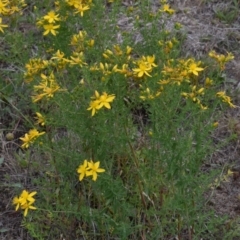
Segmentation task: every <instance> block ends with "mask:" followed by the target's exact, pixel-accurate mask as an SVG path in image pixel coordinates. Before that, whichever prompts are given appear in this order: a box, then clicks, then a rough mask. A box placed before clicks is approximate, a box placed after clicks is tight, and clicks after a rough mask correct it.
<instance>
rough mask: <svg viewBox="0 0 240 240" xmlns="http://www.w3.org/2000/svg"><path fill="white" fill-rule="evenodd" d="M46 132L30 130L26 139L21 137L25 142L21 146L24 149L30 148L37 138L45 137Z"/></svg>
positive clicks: (25, 136)
mask: <svg viewBox="0 0 240 240" xmlns="http://www.w3.org/2000/svg"><path fill="white" fill-rule="evenodd" d="M44 133H45V132H38V130H36V129H31V130H29V132H28V133H26V134H25V135H24V137H21V138H20V140H22V141H23V144H22V145H21V147H22V148H28V147H29V145H30V144H32V143H33V142H34V141H35V140H36V138H38V137H39V136H41V135H43V134H44Z"/></svg>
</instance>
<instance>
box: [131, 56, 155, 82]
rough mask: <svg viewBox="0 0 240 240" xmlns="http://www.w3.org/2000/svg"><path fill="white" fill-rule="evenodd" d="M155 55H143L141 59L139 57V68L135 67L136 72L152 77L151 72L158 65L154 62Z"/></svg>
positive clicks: (139, 74) (139, 76) (138, 74)
mask: <svg viewBox="0 0 240 240" xmlns="http://www.w3.org/2000/svg"><path fill="white" fill-rule="evenodd" d="M154 61H155V56H154V55H153V56H147V57H145V56H142V58H141V59H139V60H138V61H137V62H136V64H137V68H133V72H134V74H135V75H136V76H137V77H138V78H141V77H144V76H148V77H151V75H150V73H151V72H152V70H153V68H154V67H157V65H156V64H155V63H154Z"/></svg>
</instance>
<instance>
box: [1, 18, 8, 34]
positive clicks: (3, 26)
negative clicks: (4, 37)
mask: <svg viewBox="0 0 240 240" xmlns="http://www.w3.org/2000/svg"><path fill="white" fill-rule="evenodd" d="M6 27H8V25H5V24H2V18H0V31H1V32H2V33H4V31H3V29H2V28H6Z"/></svg>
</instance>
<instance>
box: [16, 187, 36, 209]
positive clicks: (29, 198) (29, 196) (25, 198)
mask: <svg viewBox="0 0 240 240" xmlns="http://www.w3.org/2000/svg"><path fill="white" fill-rule="evenodd" d="M36 194H37V192H31V193H29V192H28V191H26V190H23V191H22V193H21V195H20V201H21V205H24V204H26V203H28V202H30V203H34V202H35V199H34V198H33V196H34V195H36Z"/></svg>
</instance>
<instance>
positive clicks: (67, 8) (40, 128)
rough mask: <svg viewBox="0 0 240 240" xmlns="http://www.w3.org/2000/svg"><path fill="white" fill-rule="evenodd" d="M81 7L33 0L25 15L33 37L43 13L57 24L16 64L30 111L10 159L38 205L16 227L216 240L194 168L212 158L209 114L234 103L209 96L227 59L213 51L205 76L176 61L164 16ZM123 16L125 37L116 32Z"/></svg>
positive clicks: (202, 181) (46, 233)
mask: <svg viewBox="0 0 240 240" xmlns="http://www.w3.org/2000/svg"><path fill="white" fill-rule="evenodd" d="M69 2H71V1H69ZM83 2H84V6H89V8H90V9H89V10H86V11H84V12H83V16H82V17H81V16H80V15H79V14H73V12H74V11H75V10H76V9H73V6H71V4H70V5H69V4H67V1H59V4H57V5H56V6H54V4H47V2H46V5H44V4H43V5H41V4H39V3H38V6H37V10H36V12H35V14H37V15H38V16H37V19H38V20H37V21H38V23H39V24H38V25H39V29H38V31H40V32H41V31H42V32H43V33H44V34H45V33H46V32H45V30H46V29H45V24H42V23H41V20H42V21H44V18H43V16H47V14H48V12H49V11H51V10H54V11H56V12H57V14H59V16H60V17H61V20H59V22H57V23H56V24H57V25H58V24H59V25H60V27H59V28H57V29H56V32H54V34H56V36H54V34H53V35H51V33H46V34H45V36H44V37H42V36H39V33H38V35H37V36H35V37H34V36H32V38H31V39H30V40H29V41H30V42H31V41H34V40H36V43H35V44H36V45H37V46H38V43H39V46H41V48H40V49H39V51H37V52H36V54H35V55H34V56H33V57H32V58H31V59H28V60H26V59H25V58H24V59H25V60H26V61H25V62H24V63H25V71H24V80H25V82H24V83H25V84H26V85H27V89H28V90H27V92H28V94H27V97H26V98H27V100H25V101H27V102H28V103H29V106H28V107H29V113H28V114H24V115H26V116H25V118H24V119H23V120H24V123H23V124H25V125H26V126H27V127H28V129H27V130H26V132H27V133H26V134H25V135H24V136H22V137H21V138H20V140H21V143H22V145H21V146H22V148H23V151H26V159H22V157H20V158H19V159H18V160H19V161H18V162H19V165H20V167H22V168H27V169H28V170H29V174H31V186H32V187H31V188H32V189H34V191H37V195H35V198H36V201H34V202H32V203H30V204H33V203H34V206H35V207H37V209H36V210H35V211H31V210H30V212H29V213H28V216H27V217H26V218H25V219H24V220H23V225H24V226H25V227H26V229H28V231H29V233H30V234H31V236H32V237H34V238H35V239H46V238H48V239H57V238H59V236H62V237H63V238H66V239H80V238H82V237H83V238H85V239H117V238H119V239H169V238H172V237H174V236H178V238H179V239H188V238H189V239H200V238H203V239H214V238H216V236H218V234H219V232H220V231H221V230H220V228H223V227H222V224H223V223H224V221H225V219H224V218H218V219H216V217H215V216H214V212H212V211H209V209H208V206H206V199H205V198H204V193H206V191H209V186H210V184H211V183H212V180H213V179H212V175H211V174H206V173H204V172H202V171H201V167H202V164H203V163H205V162H206V161H207V158H208V156H209V155H210V154H211V152H212V151H213V145H212V139H211V137H210V136H211V133H212V132H213V131H214V126H213V123H214V121H215V117H216V114H217V113H216V112H217V111H216V109H217V108H218V107H219V105H220V104H222V102H225V103H227V104H229V105H230V106H231V107H235V106H234V105H233V104H232V103H231V99H230V97H228V96H226V95H225V93H224V92H217V91H218V90H217V89H218V88H219V85H220V84H219V82H220V80H219V76H221V73H222V71H223V68H224V64H225V63H226V62H227V61H229V60H231V57H232V56H230V55H229V56H228V57H229V59H227V58H224V59H223V58H221V57H220V56H219V55H214V59H215V60H216V65H214V67H213V69H212V71H211V72H209V73H207V72H206V71H205V68H207V66H205V65H203V63H202V62H201V61H197V60H195V59H194V58H188V59H186V58H184V57H182V56H180V55H179V54H180V49H181V41H182V39H177V33H178V30H176V29H172V30H171V31H167V30H166V28H165V23H166V20H167V19H168V18H169V17H170V15H171V14H172V12H171V10H169V9H168V10H164V8H163V7H164V6H163V5H161V9H160V11H158V12H156V13H152V12H151V11H150V10H151V6H150V3H149V1H139V2H137V3H136V7H135V8H131V9H130V8H126V7H125V6H123V5H122V4H121V1H113V3H107V4H103V3H102V1H100V0H99V1H97V0H96V1H93V3H92V4H90V2H91V1H83ZM43 6H46V9H45V8H43ZM129 12H132V14H129ZM128 14H129V15H130V16H131V17H129V18H128V20H127V21H126V24H130V26H131V27H130V29H128V28H127V27H126V26H118V25H117V23H118V20H119V18H120V17H121V16H124V17H125V18H126V17H127V16H128ZM135 16H136V18H135ZM123 19H124V18H123ZM39 21H40V22H39ZM119 25H120V24H119ZM159 25H161V27H159ZM54 31H55V30H54ZM85 32H86V33H85ZM6 34H7V33H6ZM74 35H75V37H76V38H78V40H79V39H80V40H79V41H75V40H74ZM15 36H16V37H17V35H15ZM117 36H119V39H116V37H117ZM22 37H23V36H22V35H20V36H18V38H19V39H20V40H21V42H24V41H26V40H25V39H23V38H22ZM137 38H139V39H140V40H139V39H137ZM93 40H94V44H93ZM11 41H14V43H15V40H14V39H12V40H11ZM29 41H28V42H27V43H26V44H31V43H30V42H29ZM15 44H16V45H15ZM15 44H13V45H11V46H12V47H13V48H14V49H13V51H11V52H12V53H15V56H14V58H18V54H19V52H18V51H19V45H18V44H19V43H15ZM57 51H60V52H59V54H58V53H57ZM63 53H64V56H63V55H62V54H63ZM60 55H62V56H61V57H60ZM26 56H27V55H26ZM214 76H215V77H214ZM207 77H210V78H211V79H208V80H207ZM3 90H4V91H5V92H8V90H7V88H6V89H3ZM11 91H12V90H10V92H11ZM216 94H218V95H216ZM225 103H224V104H225ZM91 104H96V105H94V106H96V107H92V108H91V106H92V105H91ZM93 109H94V110H93ZM35 112H37V113H40V115H37V116H36V115H35ZM36 118H37V121H38V123H37V124H36ZM29 122H30V123H29ZM34 124H35V128H37V130H36V129H35V131H31V130H30V131H29V129H31V128H33V126H34ZM24 144H25V145H24ZM25 148H26V149H27V148H30V149H31V150H28V149H27V150H25ZM30 159H31V160H30ZM84 160H87V161H88V165H87V166H86V167H85V166H84ZM91 160H92V161H93V162H91ZM98 162H100V163H99V164H100V167H99V166H98V167H97V170H96V169H95V170H96V173H97V177H96V178H97V179H94V173H93V172H94V171H95V170H94V169H93V167H92V165H91V163H92V164H93V163H98ZM79 169H80V170H81V171H86V172H87V173H86V175H85V174H83V179H79V174H78V173H80V176H81V174H82V172H79V171H80V170H79ZM100 169H102V171H100ZM103 169H104V170H105V172H103ZM79 180H81V181H79ZM95 180H96V181H95ZM20 203H21V195H20ZM21 207H22V209H25V206H23V205H21ZM29 216H30V217H29Z"/></svg>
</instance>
